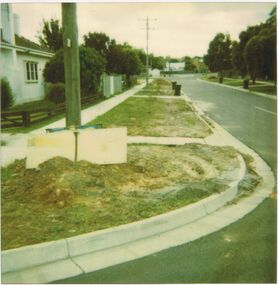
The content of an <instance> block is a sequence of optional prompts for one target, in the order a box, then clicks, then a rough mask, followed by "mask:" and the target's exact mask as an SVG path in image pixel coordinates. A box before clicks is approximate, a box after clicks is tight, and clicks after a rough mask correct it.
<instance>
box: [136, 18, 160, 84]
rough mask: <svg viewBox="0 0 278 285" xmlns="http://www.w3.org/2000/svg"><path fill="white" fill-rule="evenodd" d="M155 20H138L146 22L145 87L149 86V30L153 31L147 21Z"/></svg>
mask: <svg viewBox="0 0 278 285" xmlns="http://www.w3.org/2000/svg"><path fill="white" fill-rule="evenodd" d="M156 20H157V19H150V18H149V17H147V18H146V19H139V21H145V22H146V28H145V30H146V40H147V42H146V85H147V86H148V85H149V30H154V28H150V25H149V21H156Z"/></svg>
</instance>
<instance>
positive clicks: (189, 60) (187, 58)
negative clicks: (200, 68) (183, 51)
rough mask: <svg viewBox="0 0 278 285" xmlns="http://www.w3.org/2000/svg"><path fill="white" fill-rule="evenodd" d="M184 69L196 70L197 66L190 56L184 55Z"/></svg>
mask: <svg viewBox="0 0 278 285" xmlns="http://www.w3.org/2000/svg"><path fill="white" fill-rule="evenodd" d="M184 63H185V65H184V70H185V71H188V72H196V71H197V67H196V65H195V64H194V62H193V59H192V58H191V57H190V56H185V57H184Z"/></svg>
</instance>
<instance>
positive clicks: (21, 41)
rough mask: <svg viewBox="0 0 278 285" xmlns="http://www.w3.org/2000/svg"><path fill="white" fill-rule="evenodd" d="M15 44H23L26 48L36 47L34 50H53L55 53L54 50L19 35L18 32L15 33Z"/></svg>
mask: <svg viewBox="0 0 278 285" xmlns="http://www.w3.org/2000/svg"><path fill="white" fill-rule="evenodd" d="M15 44H16V45H17V46H21V47H25V48H30V49H34V50H39V51H44V52H51V53H53V51H51V50H49V49H47V48H44V47H42V46H40V45H38V44H36V43H34V42H32V41H30V40H27V39H26V38H24V37H22V36H18V35H17V34H15Z"/></svg>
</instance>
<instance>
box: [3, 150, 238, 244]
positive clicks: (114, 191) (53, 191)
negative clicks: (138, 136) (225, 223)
mask: <svg viewBox="0 0 278 285" xmlns="http://www.w3.org/2000/svg"><path fill="white" fill-rule="evenodd" d="M236 157H237V153H236V151H235V150H234V149H233V148H231V147H213V146H207V145H198V144H192V145H185V146H176V147H172V146H171V147H167V146H155V145H131V146H129V147H128V162H127V163H126V164H117V165H94V164H91V163H89V162H86V161H80V162H78V163H74V162H71V161H69V160H67V159H65V158H59V157H57V158H54V159H51V160H49V161H46V162H44V163H42V164H41V165H40V169H39V170H35V169H25V161H24V160H19V161H16V162H15V163H13V164H12V165H10V166H8V167H5V168H3V169H2V187H1V192H2V193H1V194H2V199H1V202H2V207H1V211H2V235H1V237H2V249H10V248H16V247H20V246H24V245H29V244H35V243H40V242H45V241H50V240H56V239H60V238H66V237H70V236H74V235H78V234H82V233H86V232H91V231H96V230H99V229H104V228H109V227H112V226H117V225H121V224H126V223H130V222H134V221H138V220H141V219H145V218H148V217H151V216H155V215H158V214H161V213H165V212H167V211H170V210H173V209H177V208H179V207H182V206H185V205H187V204H190V203H193V202H196V201H198V200H200V199H203V198H205V197H208V196H209V195H211V194H213V193H217V192H220V191H223V190H225V189H226V185H225V182H224V181H225V177H226V175H231V172H230V171H231V170H233V169H234V167H238V165H239V162H238V161H237V158H236ZM161 165H163V167H161Z"/></svg>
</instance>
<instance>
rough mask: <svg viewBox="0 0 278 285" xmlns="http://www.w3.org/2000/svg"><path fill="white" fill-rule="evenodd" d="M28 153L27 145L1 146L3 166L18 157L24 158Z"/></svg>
mask: <svg viewBox="0 0 278 285" xmlns="http://www.w3.org/2000/svg"><path fill="white" fill-rule="evenodd" d="M26 155H27V153H26V147H12V146H1V159H0V160H1V166H4V167H5V166H7V165H9V164H11V163H13V162H14V161H15V160H16V159H24V158H25V157H26Z"/></svg>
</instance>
